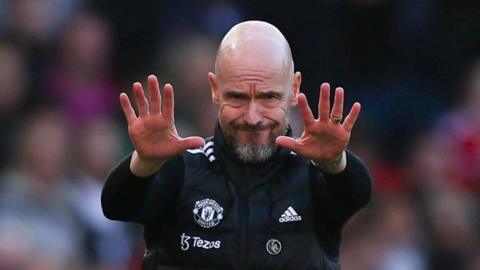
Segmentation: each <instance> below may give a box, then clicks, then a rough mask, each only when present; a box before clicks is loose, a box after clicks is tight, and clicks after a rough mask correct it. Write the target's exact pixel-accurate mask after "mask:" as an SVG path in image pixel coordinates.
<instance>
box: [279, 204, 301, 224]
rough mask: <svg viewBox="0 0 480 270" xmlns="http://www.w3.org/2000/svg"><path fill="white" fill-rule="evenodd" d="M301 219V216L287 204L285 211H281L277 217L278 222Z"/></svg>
mask: <svg viewBox="0 0 480 270" xmlns="http://www.w3.org/2000/svg"><path fill="white" fill-rule="evenodd" d="M300 220H302V216H300V215H299V214H297V212H296V211H295V210H294V209H293V207H291V206H289V207H288V208H287V210H285V212H283V214H282V216H281V217H280V218H279V219H278V221H280V223H284V222H291V221H300Z"/></svg>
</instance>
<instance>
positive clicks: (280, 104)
mask: <svg viewBox="0 0 480 270" xmlns="http://www.w3.org/2000/svg"><path fill="white" fill-rule="evenodd" d="M286 73H287V71H286V70H284V69H275V68H269V67H238V66H237V67H236V68H232V69H228V70H226V71H225V72H222V74H221V76H219V77H216V76H215V75H214V74H212V73H210V74H209V81H210V84H211V86H212V91H213V101H214V103H216V104H217V105H218V106H219V112H218V114H219V123H220V127H221V129H222V132H223V135H224V137H225V140H226V142H227V144H228V145H229V146H230V147H232V149H233V150H234V152H235V153H236V154H237V156H238V157H239V158H240V160H242V161H244V162H246V163H258V162H263V161H265V160H267V159H268V158H269V157H270V156H271V155H272V154H273V153H274V152H275V149H276V143H275V139H276V138H277V137H278V136H280V135H284V134H285V131H286V129H287V126H288V121H289V112H290V107H291V106H293V105H296V100H297V99H296V95H297V93H298V88H299V86H300V80H301V79H300V73H298V72H297V73H296V74H295V76H293V74H291V75H289V74H286ZM288 75H289V76H288ZM292 77H294V78H293V80H292Z"/></svg>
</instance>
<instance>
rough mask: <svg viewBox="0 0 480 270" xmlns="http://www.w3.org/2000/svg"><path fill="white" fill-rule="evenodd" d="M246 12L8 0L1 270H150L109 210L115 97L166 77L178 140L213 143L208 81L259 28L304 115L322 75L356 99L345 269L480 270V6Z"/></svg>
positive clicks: (1, 44)
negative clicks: (354, 181)
mask: <svg viewBox="0 0 480 270" xmlns="http://www.w3.org/2000/svg"><path fill="white" fill-rule="evenodd" d="M253 2H254V1H240V0H238V1H216V0H204V1H194V0H190V1H183V0H176V1H170V0H164V1H160V0H145V1H133V0H132V1H127V0H124V1H118V0H116V1H114V0H96V1H93V0H0V124H1V129H0V151H1V153H2V155H1V157H0V269H6V270H10V269H20V270H22V269H28V270H30V269H54V270H55V269H139V265H140V262H141V258H142V256H143V247H144V246H143V245H144V244H143V240H142V238H141V229H140V228H139V227H138V226H135V225H128V224H123V223H119V222H113V221H108V220H106V219H105V218H104V217H103V214H102V211H101V208H100V199H99V198H100V193H101V188H102V184H103V181H104V180H103V179H104V177H105V175H106V174H107V172H108V170H109V169H110V168H111V167H112V166H113V165H114V164H115V163H116V162H118V161H119V160H120V159H121V158H122V156H124V155H126V154H127V153H128V152H129V151H131V150H132V148H131V144H130V142H129V139H128V135H127V130H126V124H125V121H124V119H123V116H122V114H121V111H120V106H119V104H118V95H119V93H120V92H121V91H126V92H128V93H129V94H130V88H131V84H132V83H133V82H134V81H142V82H145V79H146V76H147V75H148V74H152V73H153V74H156V75H158V77H159V78H160V81H161V82H162V83H165V82H170V83H172V84H173V86H174V89H175V95H176V118H177V119H176V120H177V128H178V130H179V132H180V135H182V136H186V135H192V134H197V135H201V136H210V135H211V134H212V133H213V128H214V123H215V119H216V108H215V106H213V105H212V104H211V101H210V92H209V87H208V83H207V72H208V71H211V70H213V64H214V58H215V53H216V49H217V46H218V44H219V41H220V39H221V38H222V36H223V35H224V34H225V33H226V31H227V30H228V29H229V28H230V27H231V26H233V25H234V24H236V23H238V22H240V21H242V20H249V19H259V20H265V21H268V22H270V23H273V24H274V25H276V26H277V27H278V28H279V29H280V30H281V31H282V32H283V33H284V34H285V36H286V38H287V39H288V40H289V42H290V45H291V48H292V52H293V56H294V60H295V65H296V70H299V71H301V72H302V74H303V85H302V86H303V87H302V91H303V92H305V93H306V94H307V96H308V97H309V102H310V104H311V105H313V106H316V104H317V100H318V90H319V86H320V84H321V83H322V82H324V81H328V82H330V83H331V84H332V85H333V86H343V87H344V88H345V91H346V96H347V106H348V107H350V106H351V104H352V103H353V102H354V101H360V102H361V103H362V105H363V110H362V113H361V116H360V119H359V121H358V123H357V126H356V127H355V129H354V131H353V135H352V139H351V143H350V148H351V149H352V150H353V151H354V152H356V153H357V154H358V155H360V156H361V157H362V158H363V159H364V160H365V161H366V163H367V164H368V166H369V168H370V169H371V171H372V174H373V176H374V189H375V193H374V197H373V200H372V202H371V203H370V204H369V206H368V207H367V208H366V209H364V210H362V211H361V212H360V213H359V214H357V215H356V216H355V217H354V219H352V220H351V222H349V223H348V224H347V226H346V228H345V233H344V240H343V245H342V252H341V262H342V265H343V269H345V270H427V269H432V270H446V269H455V270H458V269H465V270H479V269H480V239H479V236H480V230H479V229H480V226H479V225H480V224H479V221H480V219H479V214H480V211H479V207H480V204H479V192H480V35H479V33H480V16H479V15H480V2H479V1H476V0H475V1H474V0H472V1H450V0H435V1H434V0H316V1H313V0H312V1H300V0H297V1H268V0H267V1H257V2H258V3H253ZM296 119H297V118H296V117H293V118H292V125H293V126H294V129H295V132H296V134H299V133H301V123H299V121H298V120H296Z"/></svg>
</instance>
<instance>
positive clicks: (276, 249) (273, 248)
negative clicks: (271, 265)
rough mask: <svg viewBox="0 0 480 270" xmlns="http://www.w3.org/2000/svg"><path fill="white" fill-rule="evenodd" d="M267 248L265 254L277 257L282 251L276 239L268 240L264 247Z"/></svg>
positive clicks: (280, 244)
mask: <svg viewBox="0 0 480 270" xmlns="http://www.w3.org/2000/svg"><path fill="white" fill-rule="evenodd" d="M265 246H266V248H267V252H268V253H269V254H270V255H278V253H280V251H282V243H281V242H280V241H278V240H277V239H273V238H272V239H270V240H268V242H267V244H266V245H265Z"/></svg>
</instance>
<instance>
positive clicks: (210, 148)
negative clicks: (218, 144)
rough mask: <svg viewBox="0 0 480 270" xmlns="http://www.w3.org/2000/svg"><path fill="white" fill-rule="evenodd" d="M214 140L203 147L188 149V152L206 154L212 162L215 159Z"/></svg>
mask: <svg viewBox="0 0 480 270" xmlns="http://www.w3.org/2000/svg"><path fill="white" fill-rule="evenodd" d="M213 151H214V148H213V141H210V142H208V143H206V144H205V145H204V146H203V147H202V148H197V149H187V152H189V153H192V154H203V155H205V156H206V157H207V158H208V160H209V161H210V162H213V161H214V160H215V156H214V155H213Z"/></svg>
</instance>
